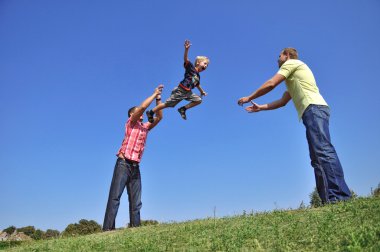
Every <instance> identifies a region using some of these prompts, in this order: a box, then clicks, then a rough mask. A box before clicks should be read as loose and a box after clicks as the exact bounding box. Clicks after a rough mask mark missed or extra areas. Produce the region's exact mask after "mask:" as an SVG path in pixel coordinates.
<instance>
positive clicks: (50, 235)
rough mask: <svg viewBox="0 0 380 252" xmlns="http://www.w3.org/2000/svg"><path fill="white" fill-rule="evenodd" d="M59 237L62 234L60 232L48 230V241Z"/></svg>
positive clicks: (46, 235) (46, 234)
mask: <svg viewBox="0 0 380 252" xmlns="http://www.w3.org/2000/svg"><path fill="white" fill-rule="evenodd" d="M59 235H60V232H59V231H58V230H53V229H48V230H46V233H45V238H46V239H50V238H58V237H59Z"/></svg>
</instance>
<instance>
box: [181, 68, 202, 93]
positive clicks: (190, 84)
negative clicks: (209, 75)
mask: <svg viewBox="0 0 380 252" xmlns="http://www.w3.org/2000/svg"><path fill="white" fill-rule="evenodd" d="M183 66H184V67H185V70H186V71H185V78H184V79H183V80H182V81H181V82H180V84H179V85H180V86H181V87H182V88H184V89H185V90H187V91H189V90H191V89H193V88H195V87H196V86H198V85H199V84H200V80H201V76H200V75H199V73H198V71H197V70H196V69H195V67H194V65H193V64H192V63H191V62H190V61H186V62H185V63H184V64H183Z"/></svg>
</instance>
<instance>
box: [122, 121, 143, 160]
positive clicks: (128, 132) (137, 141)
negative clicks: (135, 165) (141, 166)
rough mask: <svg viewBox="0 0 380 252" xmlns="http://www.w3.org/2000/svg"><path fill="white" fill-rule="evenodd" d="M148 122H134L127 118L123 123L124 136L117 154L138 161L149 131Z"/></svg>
mask: <svg viewBox="0 0 380 252" xmlns="http://www.w3.org/2000/svg"><path fill="white" fill-rule="evenodd" d="M149 125H150V123H149V122H147V123H142V122H140V121H137V122H135V123H133V122H131V119H128V121H127V123H126V124H125V136H124V140H123V142H122V144H121V147H120V149H119V151H118V153H117V155H120V154H122V155H124V157H125V158H127V159H129V160H132V161H136V162H140V160H141V157H142V154H143V152H144V148H145V142H146V137H147V135H148V132H149Z"/></svg>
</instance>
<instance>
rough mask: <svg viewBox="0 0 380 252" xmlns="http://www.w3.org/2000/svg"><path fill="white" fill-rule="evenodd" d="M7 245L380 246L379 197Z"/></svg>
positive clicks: (126, 247)
mask: <svg viewBox="0 0 380 252" xmlns="http://www.w3.org/2000/svg"><path fill="white" fill-rule="evenodd" d="M3 249H4V248H3ZM5 250H10V251H264V250H265V251H266V250H270V251H380V198H359V199H355V200H352V201H349V202H342V203H339V204H334V205H328V206H324V207H321V208H314V209H310V208H308V209H298V210H274V211H272V212H264V213H253V214H244V215H240V216H235V217H225V218H217V219H213V218H209V219H204V220H194V221H188V222H182V223H170V224H159V225H155V226H146V227H140V228H132V229H124V230H117V231H112V232H105V233H98V234H94V235H88V236H82V237H74V238H60V239H54V240H48V241H33V242H26V243H23V244H21V245H19V246H16V247H13V248H5Z"/></svg>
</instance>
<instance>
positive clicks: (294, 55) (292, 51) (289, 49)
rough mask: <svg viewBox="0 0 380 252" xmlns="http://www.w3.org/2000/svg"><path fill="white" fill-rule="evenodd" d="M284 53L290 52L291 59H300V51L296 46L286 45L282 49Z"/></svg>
mask: <svg viewBox="0 0 380 252" xmlns="http://www.w3.org/2000/svg"><path fill="white" fill-rule="evenodd" d="M282 54H285V55H286V54H289V57H290V58H291V59H298V52H297V50H296V49H295V48H293V47H286V48H284V49H283V50H282Z"/></svg>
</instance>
